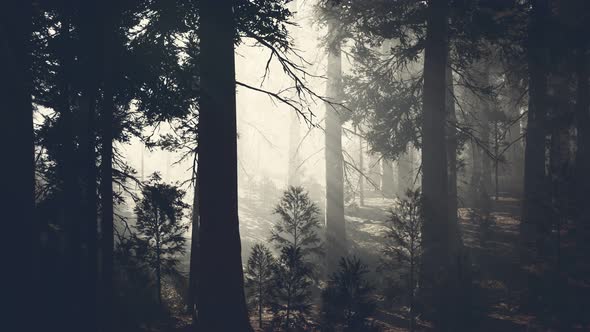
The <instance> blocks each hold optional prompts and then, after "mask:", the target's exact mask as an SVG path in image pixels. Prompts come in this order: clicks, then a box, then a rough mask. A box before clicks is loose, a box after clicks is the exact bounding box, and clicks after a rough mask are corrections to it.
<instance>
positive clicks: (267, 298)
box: [245, 243, 276, 328]
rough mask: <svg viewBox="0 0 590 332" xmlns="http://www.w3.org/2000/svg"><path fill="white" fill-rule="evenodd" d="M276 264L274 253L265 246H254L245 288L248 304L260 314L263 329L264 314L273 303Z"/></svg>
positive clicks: (247, 267) (246, 274)
mask: <svg viewBox="0 0 590 332" xmlns="http://www.w3.org/2000/svg"><path fill="white" fill-rule="evenodd" d="M275 264H276V262H275V259H274V257H273V256H272V253H271V252H270V250H269V249H268V248H267V247H266V246H265V245H263V244H260V243H258V244H256V245H254V247H253V248H252V252H251V253H250V257H249V258H248V264H247V265H246V271H245V278H246V285H245V286H246V292H247V295H248V297H247V298H248V302H249V304H250V306H251V307H253V308H255V309H256V312H257V313H258V327H260V328H262V312H263V310H264V308H265V307H266V306H267V305H269V304H270V302H271V295H272V294H271V289H272V286H273V282H274V279H273V276H274V268H275Z"/></svg>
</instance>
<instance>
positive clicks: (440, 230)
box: [421, 0, 455, 331]
mask: <svg viewBox="0 0 590 332" xmlns="http://www.w3.org/2000/svg"><path fill="white" fill-rule="evenodd" d="M448 5H449V3H448V1H446V0H436V1H430V2H429V8H428V11H429V14H428V17H427V32H426V41H425V55H424V88H423V124H422V194H423V200H424V217H425V218H424V224H423V231H422V235H423V243H424V254H423V261H422V263H423V267H422V269H421V270H422V272H423V283H422V285H424V287H425V289H424V293H425V294H424V295H425V299H426V301H427V303H429V304H430V306H431V308H432V313H433V319H434V321H435V324H436V326H437V330H439V331H451V330H452V329H453V327H452V326H453V324H452V323H453V321H454V319H455V317H452V316H454V313H452V312H451V310H450V309H451V308H452V307H454V306H455V303H452V302H454V301H453V297H452V296H451V295H452V294H453V292H452V289H453V288H454V287H452V283H453V279H452V269H451V264H452V263H453V261H454V257H455V252H454V251H455V248H453V245H454V243H453V241H452V231H451V228H452V225H451V224H450V222H449V200H448V194H449V191H448V183H449V182H448V174H447V168H448V164H447V155H446V151H447V150H446V144H445V143H446V139H445V138H446V137H445V119H446V113H447V112H446V111H445V101H446V91H447V84H446V79H445V74H446V67H447V54H448V34H447V30H448ZM449 302H451V303H449Z"/></svg>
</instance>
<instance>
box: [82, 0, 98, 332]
mask: <svg viewBox="0 0 590 332" xmlns="http://www.w3.org/2000/svg"><path fill="white" fill-rule="evenodd" d="M97 10H98V6H97V3H96V1H88V2H85V3H81V4H80V42H81V44H80V45H81V47H80V53H81V56H80V62H81V68H82V71H83V73H84V74H83V81H82V94H81V97H80V103H79V106H80V116H81V119H80V121H79V126H78V137H79V142H80V158H79V160H78V167H79V170H80V174H79V185H80V188H81V191H80V195H81V200H82V211H83V214H82V220H83V221H84V222H83V225H82V227H83V231H84V233H85V236H84V239H85V242H86V247H85V248H86V250H85V253H84V256H85V257H84V258H83V264H82V265H83V268H82V270H83V281H82V282H83V283H84V285H83V287H84V288H85V292H84V293H85V295H84V296H83V300H84V307H85V310H84V312H83V313H84V318H83V319H84V324H85V326H86V330H88V331H96V330H97V328H98V320H97V288H96V287H97V285H98V283H97V282H98V256H97V255H98V220H97V217H98V214H97V206H98V203H97V200H98V197H97V176H98V170H97V166H96V125H95V119H96V97H97V95H98V84H99V77H98V76H99V63H98V52H99V48H98V47H97V45H98V43H97V42H96V40H98V39H99V36H100V34H99V30H98V16H97Z"/></svg>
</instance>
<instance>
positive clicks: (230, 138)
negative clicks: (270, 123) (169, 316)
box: [198, 0, 252, 332]
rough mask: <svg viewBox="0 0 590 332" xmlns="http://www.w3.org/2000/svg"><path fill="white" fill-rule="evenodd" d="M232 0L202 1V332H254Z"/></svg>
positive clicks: (199, 305) (200, 129)
mask: <svg viewBox="0 0 590 332" xmlns="http://www.w3.org/2000/svg"><path fill="white" fill-rule="evenodd" d="M232 4H233V1H230V0H219V1H215V0H203V1H201V2H200V13H199V14H200V15H199V16H200V26H199V37H200V42H201V43H200V49H201V53H200V70H201V82H200V88H201V98H200V101H199V102H200V105H199V106H200V109H199V112H200V113H199V166H198V169H199V186H200V188H199V192H200V193H202V195H199V207H200V230H199V231H200V235H199V240H200V241H199V242H200V243H199V246H200V252H199V263H200V269H199V270H200V271H201V273H200V275H199V277H200V278H199V279H200V280H199V285H198V301H199V303H198V308H199V312H198V326H199V329H200V330H201V331H219V332H235V331H244V332H247V331H252V327H251V326H250V321H249V318H248V311H247V309H246V301H245V296H244V279H243V271H242V256H241V246H240V229H239V222H238V177H237V165H238V159H237V132H236V91H235V89H236V83H235V61H234V37H235V34H236V30H235V22H234V17H233V11H232Z"/></svg>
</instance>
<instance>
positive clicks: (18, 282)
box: [0, 0, 47, 332]
mask: <svg viewBox="0 0 590 332" xmlns="http://www.w3.org/2000/svg"><path fill="white" fill-rule="evenodd" d="M2 7H3V8H2V12H1V13H0V31H2V32H3V38H2V40H0V72H2V73H3V77H2V79H1V80H0V81H1V83H0V111H1V112H2V115H3V119H2V121H3V124H4V125H3V126H2V127H3V130H2V132H3V138H4V139H3V140H2V142H3V145H2V151H3V154H4V156H7V157H9V158H10V160H9V161H8V160H6V162H4V163H3V166H4V167H5V172H6V173H5V176H3V180H2V190H3V195H2V200H3V202H2V207H3V209H2V211H3V214H4V216H3V218H4V219H5V220H6V222H5V223H3V227H4V229H3V232H4V234H6V236H5V239H8V241H3V242H4V246H3V251H4V252H5V255H4V257H7V260H6V261H4V262H3V265H4V266H5V267H6V269H7V272H6V273H4V276H5V277H7V280H5V287H4V292H3V299H4V301H5V302H6V303H7V304H8V305H7V308H8V312H5V314H4V315H3V317H4V318H5V320H4V321H3V326H6V328H7V329H11V328H13V329H14V330H20V331H27V332H28V331H35V330H36V327H35V325H36V324H35V323H36V321H37V320H36V319H31V317H30V305H31V303H32V302H36V301H37V300H42V299H39V296H40V294H39V293H38V291H40V290H41V289H39V288H38V284H39V282H38V280H37V277H38V276H39V275H40V274H39V272H40V271H39V270H38V266H39V263H40V262H39V260H38V253H39V252H38V249H39V248H38V243H39V233H38V229H37V227H36V224H35V218H34V214H33V212H34V205H35V203H34V191H35V184H34V177H35V175H34V161H33V153H34V148H33V141H34V140H33V137H34V135H33V108H32V101H31V89H32V86H31V85H32V77H31V75H32V74H31V56H30V49H29V48H30V45H29V38H30V36H31V25H32V24H31V21H32V16H33V14H32V6H31V2H30V1H22V0H10V1H7V2H5V3H4V4H3V6H2ZM15 248H18V250H14V249H15ZM8 269H10V271H11V272H8ZM40 303H41V304H42V305H45V304H47V303H45V301H41V302H40ZM41 317H44V316H43V315H42V316H41Z"/></svg>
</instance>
